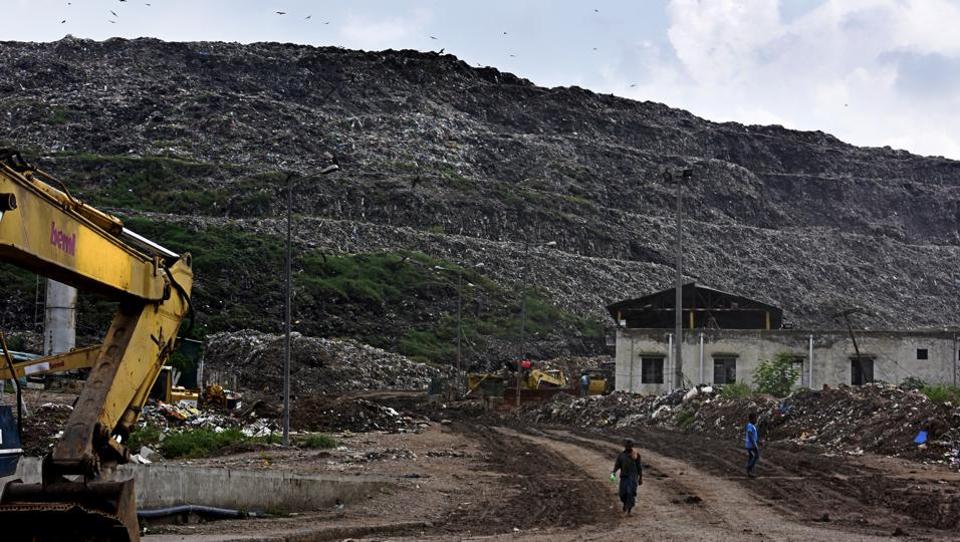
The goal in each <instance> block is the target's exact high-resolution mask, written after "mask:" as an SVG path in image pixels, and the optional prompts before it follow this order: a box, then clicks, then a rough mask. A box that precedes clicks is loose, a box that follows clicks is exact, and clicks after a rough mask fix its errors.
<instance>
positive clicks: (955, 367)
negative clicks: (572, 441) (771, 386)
mask: <svg viewBox="0 0 960 542" xmlns="http://www.w3.org/2000/svg"><path fill="white" fill-rule="evenodd" d="M673 296H674V290H673V289H670V290H664V291H662V292H656V293H653V294H650V295H647V296H644V297H641V298H638V299H631V300H626V301H621V302H619V303H614V304H612V305H610V306H609V307H607V309H608V310H609V311H610V314H611V316H612V317H613V318H614V319H615V321H616V322H617V336H616V388H617V389H618V390H623V391H630V392H634V393H664V392H668V391H670V390H671V389H672V385H671V378H670V375H671V374H674V373H675V367H676V363H675V361H674V360H673V335H674V332H673V323H674V300H673ZM682 310H683V322H684V326H683V327H684V333H683V342H682V344H681V359H682V362H683V363H682V374H683V382H684V385H685V386H690V385H695V384H727V383H731V382H742V383H746V384H750V385H753V375H754V371H755V370H756V368H757V366H758V365H759V364H760V363H761V362H763V361H765V360H769V359H772V358H773V357H774V356H776V355H778V354H780V353H787V354H789V355H790V356H792V357H793V359H794V360H795V363H796V364H797V368H798V369H800V374H801V377H800V378H799V379H798V381H797V384H796V385H797V386H803V387H810V388H819V387H821V386H823V385H824V384H828V385H831V386H837V385H840V384H846V385H861V384H865V383H867V382H873V381H883V382H890V383H900V382H902V381H903V380H904V379H906V378H908V377H916V378H920V379H922V380H924V381H925V382H927V383H931V384H934V383H942V384H956V383H957V379H958V376H960V354H958V338H960V333H958V330H956V329H941V330H915V331H875V330H870V331H865V330H857V329H854V330H853V338H851V333H850V331H849V330H847V329H835V330H816V331H812V330H797V329H784V328H783V311H782V310H781V309H779V308H777V307H775V306H772V305H769V304H765V303H762V302H759V301H755V300H750V299H748V298H745V297H742V296H738V295H735V294H730V293H727V292H721V291H719V290H714V289H712V288H706V287H704V286H700V285H697V284H694V283H689V284H686V285H684V287H683V307H682ZM853 339H856V347H855V346H854V340H853ZM858 350H859V355H858V353H857V351H858Z"/></svg>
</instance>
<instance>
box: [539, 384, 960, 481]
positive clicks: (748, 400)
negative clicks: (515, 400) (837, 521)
mask: <svg viewBox="0 0 960 542" xmlns="http://www.w3.org/2000/svg"><path fill="white" fill-rule="evenodd" d="M751 412H756V413H757V415H758V428H759V432H760V437H761V440H762V441H765V442H768V443H779V444H782V445H787V446H795V447H809V448H813V449H817V450H820V451H825V452H827V453H834V454H848V455H861V454H863V453H873V454H878V455H889V456H898V457H906V458H909V459H914V460H921V461H926V462H932V463H941V464H947V465H951V466H952V467H954V468H960V405H954V404H951V403H949V402H948V403H938V402H935V401H932V400H930V399H929V398H928V397H927V396H926V395H924V394H923V393H921V392H920V391H917V390H905V389H901V388H898V387H896V386H893V385H890V384H879V383H877V384H867V385H865V386H855V387H848V386H841V387H840V388H826V389H823V390H809V389H801V390H797V391H796V392H794V393H793V394H791V395H790V396H788V397H786V398H783V399H777V398H774V397H772V396H765V395H756V396H752V397H724V396H723V395H722V394H721V393H719V388H714V387H713V386H705V387H700V388H693V389H683V388H681V389H678V390H674V391H673V392H671V393H669V394H665V395H634V394H629V393H624V392H615V393H612V394H609V395H602V396H591V397H581V398H575V397H572V396H570V395H558V396H556V397H555V398H554V400H552V401H550V402H547V403H544V404H541V405H538V406H536V407H533V408H530V409H528V410H526V411H525V412H524V413H523V417H524V419H525V420H527V421H529V422H533V423H543V424H561V425H567V426H575V427H581V428H617V429H629V428H631V427H632V428H638V427H643V426H648V425H652V426H659V427H666V428H670V429H676V430H681V431H690V432H698V433H703V434H705V435H708V436H711V437H715V438H720V439H726V440H729V441H731V442H740V441H741V440H742V439H743V431H744V426H745V424H746V420H747V416H748V415H749V414H750V413H751ZM921 431H926V432H927V436H928V439H927V442H926V443H924V445H923V446H919V445H918V443H916V442H914V439H915V438H916V437H917V435H918V434H919V433H920V432H921Z"/></svg>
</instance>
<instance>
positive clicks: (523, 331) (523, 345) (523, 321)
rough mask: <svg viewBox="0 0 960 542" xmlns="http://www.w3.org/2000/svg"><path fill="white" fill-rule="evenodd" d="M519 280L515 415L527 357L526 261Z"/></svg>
mask: <svg viewBox="0 0 960 542" xmlns="http://www.w3.org/2000/svg"><path fill="white" fill-rule="evenodd" d="M523 246H524V250H523V252H524V255H526V253H527V252H528V251H529V250H530V247H529V245H528V244H527V243H524V245H523ZM555 246H557V242H556V241H548V242H546V243H540V244H538V245H534V246H533V248H534V249H538V248H549V247H555ZM521 279H522V281H523V286H522V288H521V289H520V296H521V299H520V352H519V358H518V359H517V413H518V414H519V412H520V383H521V380H522V378H521V377H522V371H521V370H520V363H521V361H523V359H524V358H525V357H526V355H527V352H526V350H527V260H524V262H523V271H522V272H521Z"/></svg>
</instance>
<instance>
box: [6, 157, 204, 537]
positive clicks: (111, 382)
mask: <svg viewBox="0 0 960 542" xmlns="http://www.w3.org/2000/svg"><path fill="white" fill-rule="evenodd" d="M58 187H59V188H58ZM0 261H2V262H8V263H12V264H15V265H18V266H20V267H22V268H24V269H28V270H30V271H33V272H35V273H37V274H39V275H43V276H46V277H49V278H53V279H55V280H58V281H60V282H63V283H65V284H68V285H71V286H75V287H77V288H78V289H82V290H87V291H92V292H96V293H99V294H101V295H104V296H106V297H109V298H111V299H115V300H117V301H118V302H119V309H118V310H117V313H116V315H115V316H114V319H113V322H112V324H111V326H110V329H109V331H108V332H107V334H106V338H105V339H104V342H103V344H102V345H101V346H100V347H99V348H97V349H96V350H95V352H94V351H92V350H91V349H87V350H80V351H74V352H70V353H66V354H62V355H60V356H54V357H50V358H44V359H41V360H34V361H31V362H28V363H23V364H20V365H19V366H15V367H14V368H13V371H14V372H16V373H18V374H19V373H20V371H21V370H22V371H24V372H27V371H29V370H30V368H31V367H37V366H38V365H37V364H41V365H39V366H41V367H42V364H43V363H47V364H50V363H63V364H64V365H67V364H70V365H71V366H75V367H90V374H89V376H88V378H87V381H86V383H85V385H84V387H83V390H82V391H81V394H80V397H79V398H78V400H77V403H76V405H75V407H74V410H73V412H72V414H71V416H70V418H69V420H68V421H67V424H66V426H65V427H64V430H63V435H62V436H61V437H60V439H59V440H58V441H57V443H56V444H55V446H54V448H53V451H52V452H51V453H50V455H48V456H47V457H46V458H45V460H44V465H43V474H42V477H43V482H42V484H35V485H25V484H8V485H7V486H5V487H4V488H3V492H2V494H0V522H2V524H3V525H8V526H9V525H12V526H13V533H12V536H13V538H12V540H31V541H36V540H133V541H135V540H138V539H139V535H138V526H137V520H136V510H135V503H134V500H133V492H132V491H133V490H132V484H133V482H132V480H131V481H127V482H109V481H104V480H101V478H102V477H103V474H104V473H105V472H106V471H108V470H110V469H111V468H112V466H113V465H115V464H118V463H123V462H125V461H127V460H128V459H129V455H130V452H129V450H127V448H126V447H125V446H124V444H123V443H124V442H125V441H126V439H127V437H128V436H129V432H130V430H131V429H132V428H133V427H134V425H135V423H136V420H137V417H138V416H139V414H140V410H141V408H142V407H143V405H144V403H145V402H146V400H147V396H148V394H149V392H150V388H151V387H152V386H153V383H154V381H155V380H156V378H157V375H158V374H159V372H160V370H161V367H162V366H163V365H164V363H165V362H166V360H167V359H168V357H169V355H170V353H171V352H172V351H173V350H174V347H175V344H176V338H177V334H178V331H179V328H180V324H181V322H182V320H183V318H184V316H185V315H186V314H187V313H188V311H189V308H190V306H189V304H190V292H191V289H192V286H193V272H192V270H191V259H190V255H189V254H184V255H182V256H180V255H177V254H175V253H173V252H171V251H169V250H167V249H164V248H163V247H161V246H159V245H157V244H155V243H153V242H151V241H149V240H147V239H144V238H143V237H140V236H138V235H136V234H134V233H132V232H130V231H129V230H126V229H125V228H124V227H123V223H122V222H121V221H120V220H119V219H117V218H116V217H113V216H111V215H108V214H106V213H103V212H101V211H98V210H96V209H94V208H93V207H90V206H89V205H86V204H84V203H83V202H80V201H79V200H77V199H75V198H73V197H72V196H71V195H70V194H69V192H68V191H67V188H66V187H65V186H63V185H62V184H61V183H59V181H57V180H56V179H54V178H53V177H51V176H49V175H47V174H46V173H43V172H42V171H39V170H37V169H35V168H33V167H32V166H31V165H30V164H28V163H27V162H26V161H24V160H23V159H22V158H21V157H20V155H19V153H16V152H14V151H6V150H0ZM48 367H49V365H48ZM6 373H7V374H9V369H8V370H6ZM71 475H75V476H79V477H80V479H81V481H76V482H74V481H70V480H69V479H68V478H67V476H71ZM11 515H12V516H14V517H12V518H8V517H5V516H11ZM51 515H52V516H53V517H54V518H56V517H62V518H64V519H67V518H70V519H71V521H42V522H35V521H28V520H30V519H36V518H46V517H49V516H51ZM78 516H79V517H83V518H84V520H82V521H80V520H78V521H73V520H75V519H76V518H77V517H78ZM8 519H9V521H7V520H8ZM8 534H11V533H10V531H7V530H6V528H5V538H4V539H5V540H7V538H6V536H7V535H8Z"/></svg>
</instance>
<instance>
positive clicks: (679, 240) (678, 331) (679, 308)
mask: <svg viewBox="0 0 960 542" xmlns="http://www.w3.org/2000/svg"><path fill="white" fill-rule="evenodd" d="M664 176H665V177H666V180H667V182H670V181H672V180H673V177H674V175H673V173H671V172H670V171H669V170H668V171H666V172H664ZM692 176H693V171H692V170H690V169H684V170H683V171H681V173H680V175H679V176H677V179H676V180H677V212H676V221H677V229H676V239H675V241H676V251H677V266H676V286H675V288H676V296H675V297H676V299H675V305H674V322H673V324H674V338H673V348H674V350H673V352H674V354H673V358H674V361H673V366H674V371H675V375H674V386H675V387H676V388H681V387H683V354H682V349H683V179H688V178H690V177H692Z"/></svg>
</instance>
